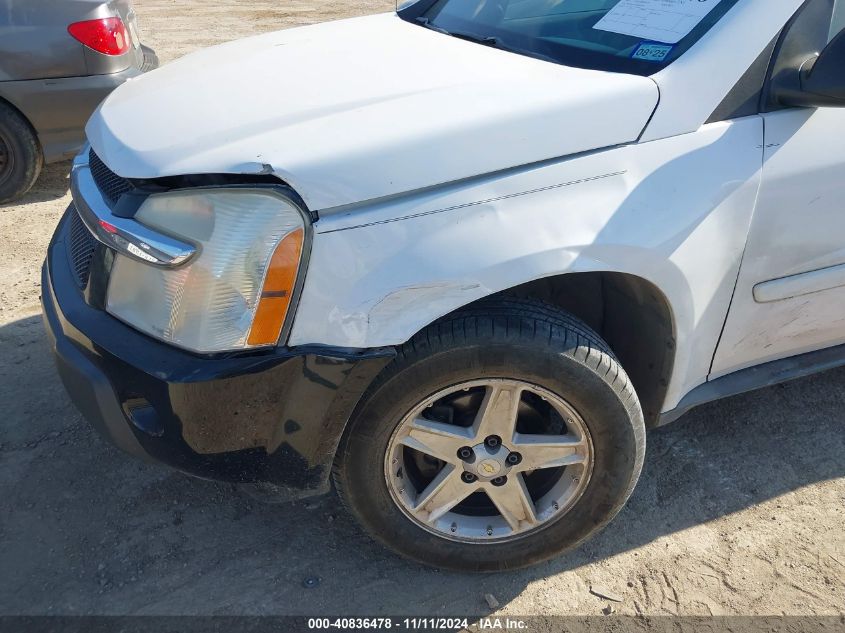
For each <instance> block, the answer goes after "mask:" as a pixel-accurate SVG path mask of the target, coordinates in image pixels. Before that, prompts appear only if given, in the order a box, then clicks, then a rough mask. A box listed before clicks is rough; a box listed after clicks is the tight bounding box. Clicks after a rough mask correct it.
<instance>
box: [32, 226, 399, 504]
mask: <svg viewBox="0 0 845 633" xmlns="http://www.w3.org/2000/svg"><path fill="white" fill-rule="evenodd" d="M67 224H68V222H67V216H66V217H65V218H64V219H63V220H62V222H61V223H60V224H59V228H58V229H57V231H56V235H55V237H54V238H53V242H52V243H51V245H50V250H49V252H48V256H47V261H46V262H45V264H44V268H43V272H42V304H43V313H44V322H45V325H46V328H47V332H48V335H49V337H50V340H51V343H52V347H53V349H54V352H55V357H56V363H57V367H58V371H59V374H60V376H61V379H62V382H63V383H64V385H65V387H66V389H67V391H68V393H69V394H70V396H71V399H72V400H73V402H74V403H75V404H76V406H77V407H78V408H79V410H80V411H81V412H82V414H83V415H84V416H85V417H86V418H87V419H88V420H89V421H90V422H91V423H92V424H93V425H94V426H95V427H96V428H97V430H98V431H99V432H100V433H101V434H102V435H103V436H105V437H106V438H107V439H109V440H110V441H111V442H113V443H114V444H115V445H117V446H118V447H119V448H121V449H123V450H124V451H126V452H128V453H131V454H133V455H136V456H138V457H142V458H144V459H147V460H151V461H156V462H161V463H164V464H167V465H169V466H172V467H173V468H176V469H178V470H180V471H183V472H186V473H189V474H191V475H196V476H199V477H204V478H208V479H218V480H223V481H230V482H235V483H260V482H267V483H272V484H275V485H276V486H281V487H283V488H286V489H288V490H290V492H291V496H305V495H308V494H317V493H320V492H324V491H326V490H327V488H328V475H329V472H330V467H331V462H332V459H333V457H334V453H335V450H336V448H337V444H338V442H339V440H340V436H341V434H342V433H343V429H344V428H345V425H346V422H347V420H348V419H349V417H350V416H351V414H352V411H353V410H354V408H355V406H356V405H357V403H358V401H359V400H360V398H361V395H362V394H363V392H364V390H365V389H366V388H367V386H368V385H369V384H370V383H371V382H372V380H373V378H374V377H375V376H376V374H378V372H379V371H380V370H381V369H382V368H383V367H384V366H385V365H386V364H387V363H388V362H389V361H390V359H391V358H392V356H393V350H392V349H380V350H367V351H364V352H356V351H350V350H331V349H323V348H314V349H285V348H279V349H276V350H273V351H270V352H263V353H254V354H247V355H229V356H217V357H206V356H198V355H194V354H191V353H188V352H184V351H182V350H179V349H176V348H174V347H171V346H169V345H166V344H163V343H161V342H159V341H156V340H154V339H152V338H150V337H148V336H145V335H143V334H141V333H139V332H137V331H136V330H134V329H132V328H130V327H128V326H127V325H125V324H123V323H121V322H120V321H118V320H117V319H115V318H113V317H111V316H110V315H109V314H107V313H106V312H104V311H103V310H100V309H97V308H94V307H92V306H90V305H88V303H86V301H85V299H84V296H83V293H81V292H80V290H79V288H78V286H77V285H76V283H75V282H74V278H73V276H72V272H71V269H70V267H69V264H68V259H67V254H66V244H65V242H66V239H67V235H66V234H67Z"/></svg>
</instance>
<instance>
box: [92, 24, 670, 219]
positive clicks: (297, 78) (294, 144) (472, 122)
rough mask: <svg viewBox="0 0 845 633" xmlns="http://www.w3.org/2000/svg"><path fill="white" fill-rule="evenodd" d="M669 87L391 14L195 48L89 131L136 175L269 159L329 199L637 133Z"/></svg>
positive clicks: (359, 197) (385, 192) (382, 192)
mask: <svg viewBox="0 0 845 633" xmlns="http://www.w3.org/2000/svg"><path fill="white" fill-rule="evenodd" d="M657 102H658V89H657V86H656V84H655V83H654V82H653V81H652V80H650V79H648V78H646V77H639V76H633V75H623V74H615V73H607V72H599V71H590V70H582V69H576V68H569V67H565V66H560V65H557V64H553V63H549V62H545V61H540V60H536V59H532V58H528V57H525V56H522V55H517V54H514V53H509V52H506V51H501V50H497V49H493V48H490V47H487V46H482V45H479V44H475V43H472V42H467V41H465V40H460V39H457V38H453V37H450V36H447V35H443V34H440V33H436V32H434V31H431V30H428V29H425V28H422V27H420V26H417V25H414V24H409V23H407V22H404V21H403V20H401V19H400V18H399V17H398V16H396V15H395V14H382V15H375V16H369V17H365V18H355V19H351V20H341V21H338V22H330V23H326V24H319V25H314V26H309V27H302V28H296V29H290V30H287V31H280V32H277V33H270V34H267V35H261V36H258V37H253V38H249V39H246V40H241V41H236V42H231V43H229V44H224V45H221V46H217V47H214V48H210V49H206V50H203V51H199V52H197V53H194V54H192V55H188V56H186V57H184V58H182V59H180V60H178V61H176V62H173V63H171V64H169V65H167V66H165V67H163V68H161V69H159V70H157V71H154V72H152V73H149V74H147V75H143V76H141V77H139V78H137V79H134V80H131V81H129V82H127V83H126V84H124V85H123V86H121V87H120V88H118V89H117V90H116V91H115V92H113V93H112V94H111V95H110V96H109V97H108V98H107V99H106V100H105V101H104V103H103V104H102V105H101V106H100V108H99V109H98V110H97V112H96V113H95V114H94V116H93V117H92V118H91V120H90V121H89V123H88V126H87V128H86V132H87V134H88V138H89V141H90V142H91V145H92V147H93V148H94V151H95V152H96V153H97V154H98V156H99V157H100V158H101V159H102V160H103V161H104V162H105V163H106V164H107V165H108V166H109V167H110V168H111V169H112V170H113V171H114V172H116V173H117V174H119V175H120V176H123V177H126V178H158V177H163V176H174V175H186V174H201V173H261V172H262V171H263V172H264V173H266V172H267V170H268V167H267V166H269V170H270V171H271V172H272V173H274V174H276V175H277V176H278V177H279V178H281V179H282V180H284V181H286V182H288V183H289V184H290V185H291V186H292V187H293V188H294V189H296V190H297V192H298V193H299V194H300V195H301V196H302V197H303V199H304V200H305V202H306V203H307V204H308V206H309V208H310V209H311V210H322V209H327V208H331V207H336V206H343V205H349V204H355V203H359V202H362V201H365V200H372V199H376V198H382V197H386V196H391V195H396V194H401V193H404V192H408V191H413V190H416V189H422V188H425V187H430V186H434V185H438V184H442V183H446V182H452V181H456V180H461V179H464V178H470V177H473V176H479V175H483V174H487V173H492V172H495V171H500V170H503V169H508V168H511V167H517V166H520V165H526V164H530V163H534V162H538V161H543V160H548V159H552V158H557V157H562V156H567V155H570V154H575V153H579V152H584V151H588V150H592V149H597V148H602V147H609V146H612V145H618V144H622V143H629V142H633V141H635V140H636V139H637V138H638V137H639V135H640V134H641V132H642V130H643V129H644V127H645V125H646V124H647V122H648V120H649V118H650V117H651V115H652V113H653V111H654V109H655V107H656V106H657Z"/></svg>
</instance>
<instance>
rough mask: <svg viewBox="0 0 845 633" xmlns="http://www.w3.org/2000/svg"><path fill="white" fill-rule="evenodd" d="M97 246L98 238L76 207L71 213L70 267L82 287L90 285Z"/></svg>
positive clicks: (68, 251)
mask: <svg viewBox="0 0 845 633" xmlns="http://www.w3.org/2000/svg"><path fill="white" fill-rule="evenodd" d="M96 248H97V240H96V238H95V237H94V236H93V235H92V234H91V231H89V230H88V227H87V226H85V223H84V222H83V221H82V218H80V217H79V213H78V212H77V211H76V209H74V210H72V211H71V214H70V244H69V248H68V250H67V253H68V261H69V263H70V267H71V269H72V270H73V273H74V275H75V276H76V283H78V284H79V287H80V288H84V287H85V286H86V285H88V275H89V273H90V270H91V259H92V258H93V257H94V250H95V249H96Z"/></svg>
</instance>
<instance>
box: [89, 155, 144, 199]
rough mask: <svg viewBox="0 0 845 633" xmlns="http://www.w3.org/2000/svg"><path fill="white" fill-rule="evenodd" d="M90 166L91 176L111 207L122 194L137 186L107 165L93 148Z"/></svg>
mask: <svg viewBox="0 0 845 633" xmlns="http://www.w3.org/2000/svg"><path fill="white" fill-rule="evenodd" d="M88 166H89V167H90V168H91V176H92V177H93V178H94V182H95V183H96V184H97V188H98V189H99V190H100V193H101V194H103V198H104V199H105V201H106V202H107V203H108V205H109V206H110V207H113V206H114V205H115V203H116V202H117V201H118V200H119V199H120V196H122V195H123V194H124V193H126V192H128V191H132V189H134V188H135V187H134V186H133V185H132V183H131V182H130V181H129V180H127V179H126V178H121V177H120V176H118V175H117V174H116V173H114V172H113V171H112V170H111V169H109V168H108V167H106V164H105V163H104V162H103V161H101V160H100V157H99V156H97V154H96V153H95V152H94V150H93V149H92V150H91V151H89V152H88Z"/></svg>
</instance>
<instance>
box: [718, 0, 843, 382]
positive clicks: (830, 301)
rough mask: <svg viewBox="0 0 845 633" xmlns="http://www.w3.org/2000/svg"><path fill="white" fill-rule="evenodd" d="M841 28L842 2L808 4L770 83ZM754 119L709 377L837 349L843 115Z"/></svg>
mask: <svg viewBox="0 0 845 633" xmlns="http://www.w3.org/2000/svg"><path fill="white" fill-rule="evenodd" d="M843 27H845V0H836V1H835V2H834V1H833V0H810V2H809V3H808V4H806V5H805V6H804V7H803V8H802V10H801V12H800V13H799V14H798V15H797V16H796V18H794V20H793V22H792V23H791V24H790V25H788V26H787V31H786V32H785V33H784V35H783V39H782V40H781V43H780V44H779V47H778V49H776V53H775V58H774V59H773V62H772V77H777V73H778V72H780V71H781V70H782V69H783V68H785V67H786V66H788V65H789V64H795V63H796V61H795V60H800V59H807V58H809V57H810V56H811V55H812V54H813V53H817V52H819V51H821V50H822V48H824V46H825V45H826V44H827V42H828V41H829V40H830V39H832V36H833V35H835V34H837V33H839V31H840V30H842V28H843ZM802 56H803V57H802ZM843 75H845V71H843ZM761 116H762V117H763V119H764V124H765V140H764V148H763V150H764V157H763V166H762V179H761V186H760V191H759V194H758V201H757V206H756V209H755V211H754V216H753V219H752V224H751V228H750V232H749V236H748V242H747V245H746V250H745V254H744V256H743V261H742V266H741V268H740V272H739V278H738V280H737V285H736V290H735V294H734V298H733V301H732V304H731V308H730V311H729V314H728V317H727V321H726V323H725V328H724V331H723V334H722V338H721V340H720V343H719V346H718V348H717V350H716V354H715V356H714V360H713V366H712V370H711V376H710V377H711V379H712V378H717V377H719V376H721V375H725V374H728V373H731V372H733V371H736V370H739V369H743V368H745V367H749V366H752V365H757V364H760V363H764V362H767V361H772V360H777V359H782V358H786V357H790V356H795V355H798V354H802V353H805V352H811V351H815V350H819V349H822V348H826V347H831V346H834V345H839V344H843V343H845V143H843V142H842V139H845V108H835V107H820V108H777V109H772V111H769V112H764V113H763V114H762V115H761Z"/></svg>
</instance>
